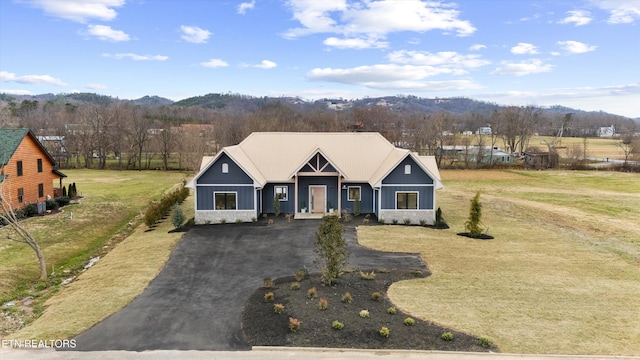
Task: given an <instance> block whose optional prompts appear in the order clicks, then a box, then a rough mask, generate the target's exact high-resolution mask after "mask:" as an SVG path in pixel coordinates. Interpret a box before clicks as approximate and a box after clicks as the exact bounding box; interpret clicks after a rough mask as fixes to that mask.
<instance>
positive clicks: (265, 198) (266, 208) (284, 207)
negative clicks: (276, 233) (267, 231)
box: [262, 183, 295, 214]
mask: <svg viewBox="0 0 640 360" xmlns="http://www.w3.org/2000/svg"><path fill="white" fill-rule="evenodd" d="M276 186H286V187H287V200H280V212H281V213H283V214H286V213H293V212H295V199H294V197H295V196H294V189H295V184H290V183H269V184H266V185H265V186H264V188H263V189H262V204H263V208H262V211H263V212H265V213H273V212H274V208H273V200H274V198H275V195H276V193H275V191H274V188H275V187H276Z"/></svg>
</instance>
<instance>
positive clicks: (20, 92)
mask: <svg viewBox="0 0 640 360" xmlns="http://www.w3.org/2000/svg"><path fill="white" fill-rule="evenodd" d="M0 92H3V93H5V94H11V95H33V92H31V91H29V90H14V89H0Z"/></svg>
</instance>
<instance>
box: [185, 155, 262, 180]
mask: <svg viewBox="0 0 640 360" xmlns="http://www.w3.org/2000/svg"><path fill="white" fill-rule="evenodd" d="M222 154H225V155H227V156H228V157H229V158H230V159H231V160H233V162H234V163H235V164H236V165H238V167H239V168H240V169H242V171H244V173H245V174H247V176H249V177H250V178H251V180H253V186H254V187H255V188H262V187H263V186H264V184H261V183H260V182H259V181H258V180H256V178H255V177H254V176H253V175H252V174H251V173H250V172H249V171H247V170H246V169H245V168H244V167H243V166H242V164H241V163H240V162H239V161H238V160H236V159H234V158H233V156H231V155H230V154H229V152H228V151H227V150H226V148H223V149H222V150H220V151H219V152H218V153H217V154H216V156H214V157H213V159H211V160H210V161H209V162H208V163H207V165H206V166H204V167H201V169H200V171H198V173H197V174H196V176H194V177H193V179H191V181H189V183H187V187H188V188H191V189H195V188H196V186H202V185H198V180H199V179H200V177H202V175H204V173H206V172H207V171H208V170H209V168H211V166H213V164H215V162H216V161H218V159H220V157H222ZM214 185H215V186H219V185H217V184H214Z"/></svg>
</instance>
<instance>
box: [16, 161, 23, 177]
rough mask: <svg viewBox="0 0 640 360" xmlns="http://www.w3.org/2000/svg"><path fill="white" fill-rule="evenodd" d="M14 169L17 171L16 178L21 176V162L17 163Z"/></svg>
mask: <svg viewBox="0 0 640 360" xmlns="http://www.w3.org/2000/svg"><path fill="white" fill-rule="evenodd" d="M16 167H17V169H18V176H22V161H18V162H17V164H16Z"/></svg>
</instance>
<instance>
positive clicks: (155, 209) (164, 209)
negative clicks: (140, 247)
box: [56, 183, 189, 226]
mask: <svg viewBox="0 0 640 360" xmlns="http://www.w3.org/2000/svg"><path fill="white" fill-rule="evenodd" d="M72 189H73V191H74V192H75V185H70V186H69V196H70V197H73V195H72ZM188 196H189V189H187V188H185V187H184V183H183V184H182V186H180V187H179V188H177V189H175V190H174V191H172V192H170V193H167V194H165V195H164V196H162V198H161V199H160V201H153V202H151V203H150V204H149V207H148V208H147V211H146V212H145V213H144V223H145V224H146V225H147V226H152V225H153V224H155V223H156V222H158V221H159V220H160V219H161V218H162V217H163V216H165V215H166V214H167V213H169V210H171V208H172V207H173V206H175V205H177V204H180V203H182V202H183V201H184V200H185V199H186V198H187V197H188ZM56 201H57V202H58V204H60V206H63V205H62V204H61V203H60V202H59V201H58V199H56ZM183 221H184V220H183Z"/></svg>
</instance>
